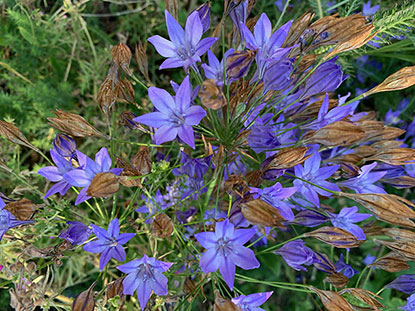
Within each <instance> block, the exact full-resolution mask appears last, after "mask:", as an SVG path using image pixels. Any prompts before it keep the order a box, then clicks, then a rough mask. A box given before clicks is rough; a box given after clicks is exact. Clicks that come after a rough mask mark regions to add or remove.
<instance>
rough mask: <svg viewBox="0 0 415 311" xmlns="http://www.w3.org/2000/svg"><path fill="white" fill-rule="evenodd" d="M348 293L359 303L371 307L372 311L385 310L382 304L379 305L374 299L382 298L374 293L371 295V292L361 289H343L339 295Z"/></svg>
mask: <svg viewBox="0 0 415 311" xmlns="http://www.w3.org/2000/svg"><path fill="white" fill-rule="evenodd" d="M344 293H348V294H350V295H352V296H354V297H355V298H357V299H359V300H360V301H362V302H364V303H365V304H367V305H369V306H371V307H373V308H374V309H372V310H380V309H379V308H385V306H384V305H383V304H381V303H380V302H379V301H377V300H376V299H375V297H376V298H378V299H383V298H382V297H380V296H378V295H376V294H375V293H372V292H371V291H368V290H366V289H362V288H345V289H342V290H341V291H340V292H339V294H340V295H341V294H344Z"/></svg>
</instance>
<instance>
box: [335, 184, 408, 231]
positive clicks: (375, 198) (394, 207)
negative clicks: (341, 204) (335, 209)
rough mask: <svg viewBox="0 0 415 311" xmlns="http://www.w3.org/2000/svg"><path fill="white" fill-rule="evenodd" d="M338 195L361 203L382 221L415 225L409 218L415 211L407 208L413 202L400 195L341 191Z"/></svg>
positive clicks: (406, 225) (405, 225) (399, 224)
mask: <svg viewBox="0 0 415 311" xmlns="http://www.w3.org/2000/svg"><path fill="white" fill-rule="evenodd" d="M339 195H341V196H344V197H346V198H349V199H351V200H353V201H355V202H357V203H359V204H361V205H363V206H364V207H366V208H367V209H368V210H369V211H370V212H371V213H372V214H373V215H374V216H376V218H378V219H380V220H383V221H384V222H387V223H390V224H393V225H398V226H404V227H414V226H415V223H414V222H412V221H411V220H410V218H415V212H414V211H413V210H412V209H411V208H409V206H411V207H415V204H413V203H412V202H411V201H408V200H406V199H404V198H402V197H400V196H397V195H394V194H382V193H362V194H359V193H345V192H341V193H340V194H339Z"/></svg>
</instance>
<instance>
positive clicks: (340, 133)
mask: <svg viewBox="0 0 415 311" xmlns="http://www.w3.org/2000/svg"><path fill="white" fill-rule="evenodd" d="M364 136H365V132H364V130H363V129H361V128H360V127H359V126H358V125H356V124H354V123H350V122H346V121H337V122H333V123H330V124H328V125H326V126H324V127H323V128H321V129H319V130H318V131H317V132H315V133H313V134H312V135H311V136H309V137H308V138H306V139H305V140H304V142H305V143H312V144H316V143H317V144H321V145H324V146H347V145H351V144H353V143H355V142H357V141H359V140H360V139H362V138H363V137H364Z"/></svg>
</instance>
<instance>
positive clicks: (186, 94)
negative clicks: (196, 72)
mask: <svg viewBox="0 0 415 311" xmlns="http://www.w3.org/2000/svg"><path fill="white" fill-rule="evenodd" d="M195 13H196V14H197V12H195ZM190 92H191V85H190V79H189V76H186V78H184V80H183V82H182V83H181V84H180V86H179V88H178V89H177V92H176V97H175V100H176V106H177V107H178V108H179V111H180V112H181V113H186V111H187V109H188V108H189V106H190V100H191V99H190Z"/></svg>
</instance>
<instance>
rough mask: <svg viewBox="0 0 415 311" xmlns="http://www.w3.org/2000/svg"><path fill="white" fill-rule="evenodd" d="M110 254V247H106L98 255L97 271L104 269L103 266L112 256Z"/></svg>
mask: <svg viewBox="0 0 415 311" xmlns="http://www.w3.org/2000/svg"><path fill="white" fill-rule="evenodd" d="M111 255H112V252H111V248H107V249H105V250H104V251H103V252H102V253H101V256H100V257H99V271H102V270H104V268H105V266H106V265H107V263H108V262H109V261H110V260H111V258H112V256H111Z"/></svg>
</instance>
